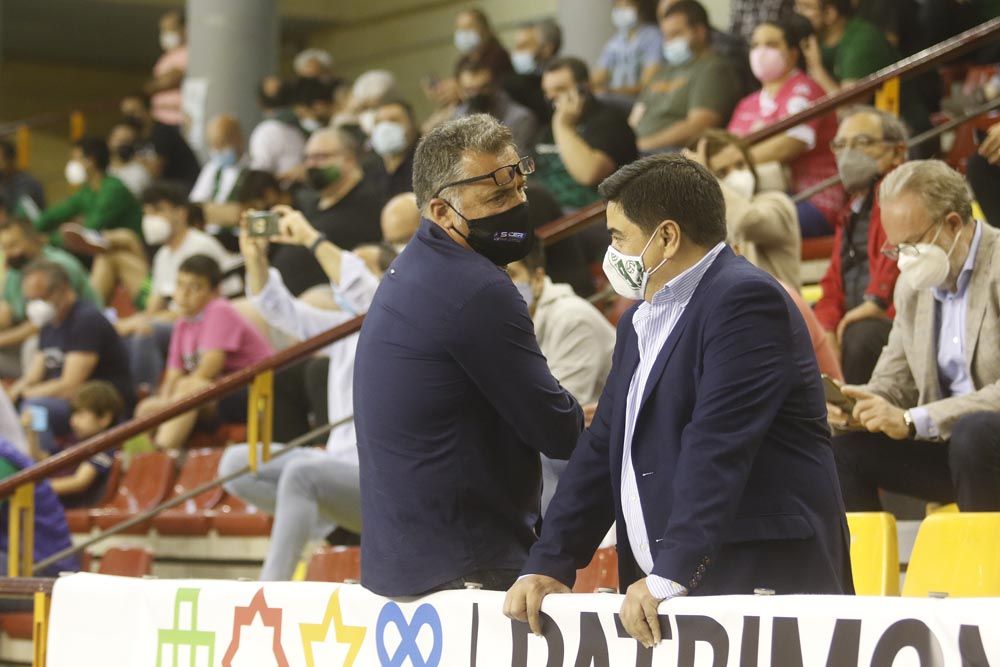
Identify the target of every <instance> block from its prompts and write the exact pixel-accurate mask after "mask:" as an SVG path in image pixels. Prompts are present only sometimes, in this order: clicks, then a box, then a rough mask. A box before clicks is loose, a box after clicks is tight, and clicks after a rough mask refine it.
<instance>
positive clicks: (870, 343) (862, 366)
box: [840, 318, 892, 384]
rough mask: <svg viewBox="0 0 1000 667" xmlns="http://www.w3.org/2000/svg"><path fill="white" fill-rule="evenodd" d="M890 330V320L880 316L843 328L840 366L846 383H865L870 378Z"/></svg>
mask: <svg viewBox="0 0 1000 667" xmlns="http://www.w3.org/2000/svg"><path fill="white" fill-rule="evenodd" d="M891 330H892V320H887V319H882V318H877V319H876V318H869V319H866V320H859V321H857V322H855V323H854V324H852V325H850V326H848V327H847V328H846V329H844V337H843V339H842V340H841V341H840V367H841V369H842V370H843V371H844V381H845V382H846V383H847V384H865V383H866V382H868V380H870V379H871V377H872V371H873V370H875V364H876V363H877V362H878V358H879V355H880V354H882V348H883V347H885V344H886V342H888V340H889V332H890V331H891Z"/></svg>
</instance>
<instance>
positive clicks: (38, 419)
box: [28, 405, 49, 433]
mask: <svg viewBox="0 0 1000 667" xmlns="http://www.w3.org/2000/svg"><path fill="white" fill-rule="evenodd" d="M28 412H29V413H30V414H31V430H32V431H34V432H35V433H42V432H43V431H48V430H49V409H48V408H46V407H45V406H44V405H29V406H28Z"/></svg>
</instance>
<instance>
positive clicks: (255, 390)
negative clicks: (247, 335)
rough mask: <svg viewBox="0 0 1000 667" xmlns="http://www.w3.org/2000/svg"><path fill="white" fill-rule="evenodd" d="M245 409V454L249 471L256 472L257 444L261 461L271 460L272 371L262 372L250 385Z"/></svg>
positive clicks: (272, 419) (272, 418) (272, 426)
mask: <svg viewBox="0 0 1000 667" xmlns="http://www.w3.org/2000/svg"><path fill="white" fill-rule="evenodd" d="M248 401H249V403H250V405H249V406H248V409H247V454H248V456H249V459H250V460H249V464H250V470H252V471H253V472H257V465H258V461H257V443H258V442H259V443H260V446H261V460H262V461H263V462H265V463H266V462H267V461H269V460H270V459H271V434H272V432H273V430H274V371H264V372H263V373H261V374H260V375H258V376H257V377H255V378H254V379H253V384H252V385H250V396H249V398H248Z"/></svg>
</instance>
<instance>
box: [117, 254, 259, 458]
mask: <svg viewBox="0 0 1000 667" xmlns="http://www.w3.org/2000/svg"><path fill="white" fill-rule="evenodd" d="M221 279H222V272H221V270H220V268H219V264H218V263H217V262H216V261H215V260H214V259H212V258H211V257H208V256H206V255H194V256H192V257H189V258H188V259H186V260H184V262H183V263H182V264H181V266H180V269H179V270H178V275H177V286H176V288H175V291H174V299H173V303H174V307H176V308H177V311H178V313H179V314H180V319H178V320H177V322H176V323H175V324H174V330H173V333H172V334H171V336H170V351H169V353H168V355H167V372H166V374H165V375H164V378H163V382H162V384H161V385H160V389H159V391H158V392H157V393H156V395H155V396H151V397H150V398H147V399H146V400H145V401H143V402H142V403H140V404H139V407H138V408H137V409H136V416H146V415H149V414H151V413H153V412H157V411H159V410H161V409H163V408H164V407H166V406H168V405H171V404H173V403H175V402H177V400H178V399H180V398H182V397H184V396H189V395H191V394H193V393H195V392H197V391H200V390H202V389H204V388H205V387H207V386H208V385H210V384H211V383H212V382H213V381H215V380H216V379H218V378H220V377H222V376H225V375H229V374H230V373H233V372H235V371H238V370H240V369H242V368H246V367H247V366H251V365H253V364H255V363H257V362H258V361H261V360H262V359H264V358H266V357H268V356H269V355H271V354H272V353H273V350H272V349H271V345H270V344H269V343H268V342H267V340H266V339H265V338H264V336H263V335H261V333H260V332H259V331H258V330H257V329H255V328H254V327H253V326H252V325H250V324H249V323H248V322H247V321H246V320H245V319H244V318H243V317H242V316H241V315H240V314H239V313H238V312H237V311H236V309H235V308H233V306H232V305H231V304H230V303H229V302H228V301H226V300H225V299H223V298H222V297H220V296H219V282H220V281H221ZM199 414H201V415H202V416H203V417H217V419H218V420H219V421H221V422H223V423H243V422H245V421H246V418H247V391H246V389H243V390H241V391H238V392H235V393H233V394H229V395H228V396H225V397H223V398H222V399H221V400H220V401H218V403H217V404H211V405H207V406H204V407H203V408H202V409H201V410H192V411H190V412H186V413H184V414H182V415H180V416H179V417H175V418H174V419H172V420H170V421H168V422H165V423H164V424H162V425H161V426H160V427H159V429H157V431H156V436H155V437H154V438H153V442H154V444H155V445H156V446H157V447H158V448H160V449H178V448H180V447H182V446H183V445H184V443H185V442H186V441H187V439H188V436H189V435H191V431H192V430H193V429H194V427H195V424H196V423H197V421H198V417H199Z"/></svg>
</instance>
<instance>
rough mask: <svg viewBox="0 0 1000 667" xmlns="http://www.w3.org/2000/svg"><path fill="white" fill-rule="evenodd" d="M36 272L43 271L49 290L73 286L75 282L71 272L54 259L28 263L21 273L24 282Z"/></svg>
mask: <svg viewBox="0 0 1000 667" xmlns="http://www.w3.org/2000/svg"><path fill="white" fill-rule="evenodd" d="M35 273H41V274H42V275H44V276H45V284H46V285H47V288H46V289H47V290H48V291H50V292H51V291H52V290H54V289H57V288H58V289H62V288H64V287H69V288H72V286H73V283H72V281H71V280H70V278H69V273H68V272H67V271H66V269H65V268H63V267H62V265H60V264H56V263H55V262H53V261H50V260H47V259H37V260H35V261H34V262H32V263H31V264H28V266H26V267H25V268H24V271H23V272H22V273H21V276H22V284H23V282H24V280H26V279H27V278H28V276H30V275H33V274H35Z"/></svg>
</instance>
